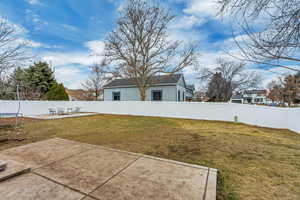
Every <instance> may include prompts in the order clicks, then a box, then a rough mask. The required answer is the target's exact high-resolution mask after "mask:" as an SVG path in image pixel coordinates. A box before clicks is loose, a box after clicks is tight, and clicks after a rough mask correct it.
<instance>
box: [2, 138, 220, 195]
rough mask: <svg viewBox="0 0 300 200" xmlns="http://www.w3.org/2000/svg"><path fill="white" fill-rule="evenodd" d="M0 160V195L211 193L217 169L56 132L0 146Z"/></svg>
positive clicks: (213, 193) (214, 187)
mask: <svg viewBox="0 0 300 200" xmlns="http://www.w3.org/2000/svg"><path fill="white" fill-rule="evenodd" d="M0 160H3V161H5V162H7V169H6V170H5V171H3V172H0V197H1V199H2V198H3V199H5V200H33V199H38V200H46V199H47V200H48V199H58V200H112V199H113V200H135V199H136V200H141V199H143V200H150V199H157V200H158V199H164V200H165V199H172V200H187V199H188V200H199V199H202V200H215V199H216V179H217V170H216V169H212V168H207V167H202V166H198V165H190V164H186V163H181V162H176V161H171V160H166V159H160V158H156V157H151V156H146V155H142V154H136V153H130V152H125V151H119V150H115V149H110V148H105V147H101V146H96V145H90V144H83V143H79V142H74V141H70V140H64V139H59V138H54V139H50V140H46V141H42V142H37V143H33V144H28V145H25V146H21V147H16V148H12V149H8V150H5V151H2V152H0ZM20 174H22V175H20ZM12 175H16V176H15V177H12Z"/></svg>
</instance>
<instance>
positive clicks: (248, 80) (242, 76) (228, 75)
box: [199, 59, 261, 102]
mask: <svg viewBox="0 0 300 200" xmlns="http://www.w3.org/2000/svg"><path fill="white" fill-rule="evenodd" d="M217 65H218V66H217V67H216V68H214V69H209V68H202V69H201V70H200V77H199V79H200V80H201V81H205V82H207V84H208V90H207V96H208V97H210V98H211V99H212V101H224V102H226V101H229V100H230V98H231V96H232V94H233V92H239V91H243V90H246V89H250V88H257V87H258V85H259V83H260V81H261V76H260V75H259V74H257V73H255V72H245V64H244V63H239V62H233V61H226V60H224V59H217Z"/></svg>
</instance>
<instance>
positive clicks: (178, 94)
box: [178, 91, 180, 101]
mask: <svg viewBox="0 0 300 200" xmlns="http://www.w3.org/2000/svg"><path fill="white" fill-rule="evenodd" d="M178 101H180V91H178Z"/></svg>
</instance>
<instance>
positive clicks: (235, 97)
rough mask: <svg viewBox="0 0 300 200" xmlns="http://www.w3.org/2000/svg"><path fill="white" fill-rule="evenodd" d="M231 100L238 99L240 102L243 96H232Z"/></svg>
mask: <svg viewBox="0 0 300 200" xmlns="http://www.w3.org/2000/svg"><path fill="white" fill-rule="evenodd" d="M231 99H238V100H240V99H243V96H242V95H234V96H232V97H231Z"/></svg>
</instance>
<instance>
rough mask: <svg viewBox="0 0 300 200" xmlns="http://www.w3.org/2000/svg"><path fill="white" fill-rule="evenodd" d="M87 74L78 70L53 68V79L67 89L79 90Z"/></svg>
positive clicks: (67, 67)
mask: <svg viewBox="0 0 300 200" xmlns="http://www.w3.org/2000/svg"><path fill="white" fill-rule="evenodd" d="M87 76H88V74H87V73H82V70H81V69H80V68H76V67H72V66H64V67H57V68H55V77H56V79H57V81H58V82H62V83H64V85H65V86H66V87H67V88H69V89H78V88H81V83H82V82H84V80H86V78H87Z"/></svg>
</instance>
